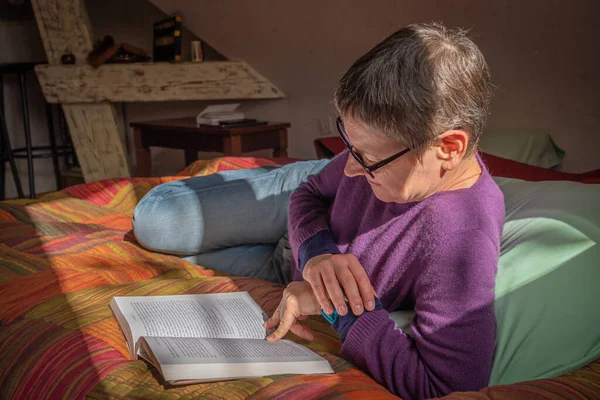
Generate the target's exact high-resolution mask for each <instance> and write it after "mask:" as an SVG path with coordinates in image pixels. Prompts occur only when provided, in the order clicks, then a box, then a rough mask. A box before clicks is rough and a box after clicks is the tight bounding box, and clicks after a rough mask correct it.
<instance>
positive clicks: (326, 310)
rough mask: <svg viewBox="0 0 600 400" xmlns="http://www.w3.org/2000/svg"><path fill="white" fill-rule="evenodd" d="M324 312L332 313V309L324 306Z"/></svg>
mask: <svg viewBox="0 0 600 400" xmlns="http://www.w3.org/2000/svg"><path fill="white" fill-rule="evenodd" d="M325 314H327V315H331V314H333V310H332V309H331V307H325Z"/></svg>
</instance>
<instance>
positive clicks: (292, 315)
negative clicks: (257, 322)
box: [265, 281, 321, 342]
mask: <svg viewBox="0 0 600 400" xmlns="http://www.w3.org/2000/svg"><path fill="white" fill-rule="evenodd" d="M320 313H321V306H320V305H319V302H318V301H317V298H316V296H315V294H314V293H313V291H312V288H311V287H310V283H308V282H304V281H302V282H292V283H290V284H289V285H288V286H287V288H285V290H284V291H283V297H282V298H281V303H279V306H278V307H277V310H275V313H273V316H272V317H271V318H270V319H269V320H268V321H267V322H265V328H267V329H273V328H274V327H275V326H277V324H279V327H278V328H277V330H276V331H275V332H273V333H272V334H271V335H269V337H267V340H268V341H270V342H276V341H278V340H279V339H281V338H282V337H284V336H285V334H286V333H287V332H288V331H289V330H291V331H292V332H294V333H295V334H296V335H298V336H300V337H301V338H303V339H306V340H313V334H312V332H311V330H310V329H309V328H307V327H306V326H303V325H300V323H299V322H298V321H299V320H300V321H301V320H304V319H306V318H307V317H308V316H309V315H318V314H320Z"/></svg>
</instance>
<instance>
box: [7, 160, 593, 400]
mask: <svg viewBox="0 0 600 400" xmlns="http://www.w3.org/2000/svg"><path fill="white" fill-rule="evenodd" d="M268 164H271V165H272V164H275V162H274V161H272V160H266V159H254V158H221V159H215V160H212V161H210V162H207V161H199V162H196V163H195V164H193V165H192V166H190V167H188V168H187V169H186V170H185V171H183V172H182V173H181V174H180V175H179V176H176V177H168V178H148V179H113V180H106V181H101V182H96V183H92V184H87V185H79V186H73V187H71V188H68V189H65V190H63V191H60V192H57V193H52V194H48V195H45V196H42V197H41V198H39V199H37V200H25V199H24V200H13V201H5V202H0V399H46V398H51V399H62V398H64V399H82V398H89V399H125V398H131V399H133V398H136V399H141V398H148V399H149V398H151V399H163V398H164V399H180V398H181V399H190V398H209V399H220V398H233V399H235V398H254V399H267V398H280V399H307V398H323V397H326V398H368V399H378V398H394V396H392V394H390V393H389V392H388V391H387V390H386V389H385V388H383V387H382V386H380V385H378V384H377V383H376V382H374V381H373V380H372V379H371V378H370V377H369V376H368V375H367V374H365V373H363V372H361V371H359V370H357V369H356V368H354V367H353V366H352V365H351V364H350V363H348V362H347V361H345V360H343V359H341V358H339V356H338V350H339V340H338V338H337V336H336V334H335V332H333V331H332V330H331V329H330V328H329V326H328V325H327V324H326V323H324V322H323V321H322V319H319V318H314V319H309V320H308V324H309V325H310V327H311V328H312V329H313V330H314V331H315V337H316V340H315V341H313V342H311V343H307V342H303V341H301V340H300V339H299V338H297V337H294V336H293V335H292V336H290V338H291V339H293V340H296V341H298V342H300V343H302V344H304V345H306V346H308V347H310V348H312V349H313V350H315V351H317V352H319V353H320V354H322V355H323V356H324V357H326V358H327V359H328V360H329V361H330V362H331V364H332V366H333V368H334V370H335V371H336V374H335V375H314V376H313V375H307V376H294V375H278V376H269V377H264V378H255V379H242V380H237V381H229V382H219V383H208V384H199V385H191V386H186V387H176V388H173V387H168V386H165V385H164V383H163V381H162V380H161V378H160V376H159V375H158V374H157V373H156V371H154V370H153V369H152V368H149V366H148V364H146V363H145V362H143V361H132V360H130V359H129V356H128V353H127V350H126V346H125V340H124V338H123V336H122V334H121V332H120V330H119V327H118V326H117V324H116V321H115V319H114V318H113V316H112V314H111V312H110V310H109V308H108V303H109V301H110V299H111V298H112V297H113V296H123V295H161V294H179V293H213V292H228V291H240V290H244V291H248V292H250V294H251V295H252V296H253V298H254V299H255V300H256V301H257V302H258V303H259V304H260V305H261V306H262V307H263V308H264V309H265V311H267V313H272V312H273V311H274V309H275V307H276V306H277V304H278V302H279V299H280V296H281V291H282V287H281V286H279V285H276V284H271V283H267V282H265V281H260V280H256V279H250V278H237V277H230V276H226V275H223V274H219V273H217V272H215V271H212V270H208V269H205V268H202V267H201V266H197V265H194V264H191V263H188V262H186V261H183V260H181V259H179V258H178V257H174V256H168V255H162V254H156V253H152V252H149V251H146V250H144V249H143V248H141V247H140V246H139V245H138V244H137V243H136V242H135V239H134V237H133V235H132V233H131V215H132V213H133V209H134V208H135V205H136V204H137V202H138V201H139V200H140V199H141V197H142V196H143V195H144V194H145V193H146V192H148V190H150V188H152V187H153V186H155V185H158V184H160V183H162V182H167V181H171V180H175V179H183V178H185V177H187V176H192V175H206V174H210V173H213V172H216V171H221V170H227V169H241V168H252V167H258V166H260V165H268ZM533 397H535V398H538V399H540V398H543V399H554V398H568V399H574V398H600V363H598V362H596V363H594V364H592V365H590V366H587V367H586V368H584V369H582V370H580V371H578V372H576V373H575V374H572V375H570V376H565V377H561V378H557V379H553V380H546V381H537V382H531V383H523V384H519V385H511V386H505V387H502V386H499V387H495V388H491V389H487V390H485V391H482V392H480V393H460V394H459V393H456V394H453V395H451V396H450V398H465V399H467V398H468V399H488V398H494V399H526V398H533Z"/></svg>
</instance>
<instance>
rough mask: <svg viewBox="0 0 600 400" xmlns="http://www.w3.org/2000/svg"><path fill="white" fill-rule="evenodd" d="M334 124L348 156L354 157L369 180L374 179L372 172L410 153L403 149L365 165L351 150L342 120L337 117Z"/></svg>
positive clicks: (358, 155)
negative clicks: (369, 177)
mask: <svg viewBox="0 0 600 400" xmlns="http://www.w3.org/2000/svg"><path fill="white" fill-rule="evenodd" d="M336 123H337V130H338V134H339V135H340V137H341V138H342V141H343V142H344V144H345V145H346V147H347V148H348V151H349V152H350V154H352V157H354V159H355V160H356V162H357V163H358V164H359V165H360V166H361V167H362V168H363V169H364V170H365V172H366V173H367V174H369V176H371V178H375V176H374V175H373V172H375V171H377V170H378V169H379V168H381V167H384V166H386V165H387V164H389V163H391V162H392V161H394V160H395V159H397V158H399V157H401V156H403V155H405V154H406V153H408V152H409V151H410V149H404V150H402V151H400V152H398V153H396V154H394V155H392V156H390V157H388V158H386V159H385V160H381V161H378V162H376V163H375V164H373V165H367V164H366V163H365V160H363V158H362V156H361V155H360V154H358V153H356V152H355V151H354V150H353V148H352V147H353V146H352V144H351V143H350V139H349V138H348V134H347V133H346V130H345V129H344V123H343V122H342V118H340V117H338V118H337V121H336Z"/></svg>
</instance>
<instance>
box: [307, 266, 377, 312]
mask: <svg viewBox="0 0 600 400" xmlns="http://www.w3.org/2000/svg"><path fill="white" fill-rule="evenodd" d="M302 277H303V278H304V280H305V281H306V282H308V283H310V286H311V287H312V290H313V292H314V294H315V296H316V297H317V300H318V301H319V304H320V305H321V308H322V309H323V311H325V313H327V314H333V306H332V304H331V303H332V302H333V305H334V306H335V309H336V310H337V312H338V314H340V315H346V314H347V313H348V308H347V306H346V301H345V300H344V294H345V295H346V298H347V299H348V303H350V306H351V307H352V312H353V313H354V315H361V314H362V313H363V312H364V310H365V308H366V309H367V310H368V311H373V310H374V309H375V297H374V296H375V290H374V289H373V286H371V282H370V281H369V277H368V276H367V273H366V272H365V270H364V268H363V267H362V265H360V262H359V261H358V259H357V258H356V257H355V256H354V255H352V254H323V255H320V256H317V257H313V258H311V259H310V260H309V261H308V262H307V263H306V265H305V266H304V270H303V271H302Z"/></svg>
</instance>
